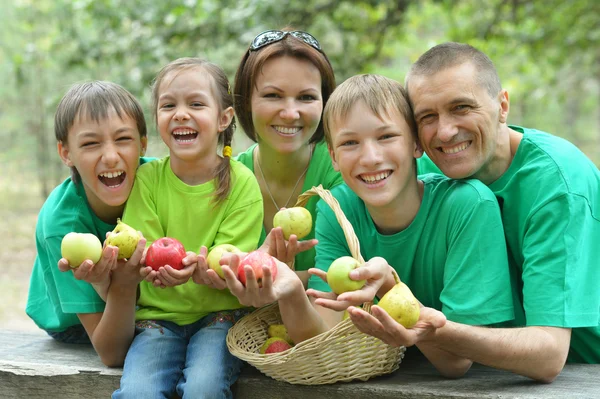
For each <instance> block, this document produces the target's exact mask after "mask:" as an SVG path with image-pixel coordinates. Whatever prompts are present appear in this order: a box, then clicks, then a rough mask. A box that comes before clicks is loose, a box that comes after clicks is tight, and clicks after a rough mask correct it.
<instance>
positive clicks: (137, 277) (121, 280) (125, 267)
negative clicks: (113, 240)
mask: <svg viewBox="0 0 600 399" xmlns="http://www.w3.org/2000/svg"><path fill="white" fill-rule="evenodd" d="M138 234H139V235H140V240H139V241H138V244H137V246H136V248H135V251H134V252H133V255H131V258H129V259H128V260H127V261H125V260H119V261H117V266H116V268H115V269H114V270H113V271H112V275H111V278H112V281H111V285H119V286H124V287H128V286H134V287H136V286H137V285H138V284H139V283H140V282H141V281H142V280H143V277H142V274H141V272H140V268H141V264H140V262H141V260H142V257H143V256H144V253H145V248H146V239H145V238H144V237H143V235H142V233H141V232H139V231H138Z"/></svg>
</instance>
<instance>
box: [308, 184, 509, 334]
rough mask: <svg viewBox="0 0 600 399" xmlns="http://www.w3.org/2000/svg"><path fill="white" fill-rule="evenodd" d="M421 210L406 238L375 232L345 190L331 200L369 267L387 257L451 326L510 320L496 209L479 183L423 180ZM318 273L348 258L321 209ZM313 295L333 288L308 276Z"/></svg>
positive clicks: (342, 187) (506, 271) (336, 228)
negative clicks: (340, 210)
mask: <svg viewBox="0 0 600 399" xmlns="http://www.w3.org/2000/svg"><path fill="white" fill-rule="evenodd" d="M420 179H421V180H423V182H424V185H425V188H424V193H423V199H422V203H421V207H420V208H419V211H418V213H417V215H416V216H415V219H414V220H413V221H412V223H411V224H410V225H409V226H408V227H407V228H406V229H404V230H403V231H401V232H398V233H395V234H391V235H384V234H380V233H379V232H378V231H377V228H376V226H375V224H374V222H373V219H372V218H371V216H370V214H369V212H368V210H367V208H366V206H365V204H364V202H363V201H362V200H361V199H360V198H359V197H358V196H357V195H356V194H355V193H354V192H352V191H351V190H350V188H349V187H348V186H346V185H345V184H344V185H340V186H339V187H336V188H335V189H334V190H332V194H333V196H334V197H335V198H336V199H337V200H338V201H339V203H340V206H341V208H342V210H343V212H344V214H345V215H346V217H347V218H348V220H349V221H350V223H351V224H352V226H353V227H354V231H355V233H356V235H357V237H358V240H359V242H360V248H361V254H362V256H363V257H364V259H365V260H369V259H372V258H373V257H376V256H380V257H383V258H384V259H385V260H386V261H387V262H388V263H389V264H390V265H391V266H392V267H393V268H394V269H395V270H396V272H397V273H398V275H399V276H400V279H401V280H402V281H403V282H404V283H406V284H407V285H408V286H409V287H410V289H411V290H412V292H413V294H414V295H415V296H416V297H417V299H418V300H419V301H421V303H423V305H425V306H428V307H432V308H435V309H438V310H441V311H442V312H443V313H444V314H445V315H446V317H447V318H448V319H449V320H453V321H456V322H459V323H464V324H471V325H488V324H494V323H499V322H503V321H507V320H512V319H513V317H514V314H513V301H512V293H511V287H510V284H511V282H510V276H509V269H508V261H507V254H506V245H505V241H504V234H503V230H502V221H501V218H500V211H499V209H498V203H497V202H496V198H494V195H493V194H492V192H491V191H490V190H489V189H488V188H487V187H485V185H483V184H482V183H481V182H479V181H477V180H465V181H456V180H451V179H448V178H446V177H444V176H441V175H435V174H429V175H424V176H421V177H420ZM317 213H318V216H317V226H316V236H317V239H318V240H319V244H318V245H317V257H316V262H317V267H318V268H320V269H322V270H325V271H326V270H327V269H328V268H329V265H330V264H331V263H332V262H333V261H334V260H335V259H337V258H338V257H340V256H347V255H350V250H349V248H348V245H347V243H346V239H345V237H344V234H343V231H342V229H341V227H340V226H339V223H338V222H337V220H336V218H335V215H334V213H333V211H332V210H331V209H330V208H329V206H328V205H327V204H326V203H325V202H323V201H320V202H319V204H318V205H317ZM309 287H310V288H315V289H317V290H321V291H330V288H329V287H328V286H327V284H326V283H324V282H323V281H322V280H321V279H319V278H317V277H315V276H311V278H310V280H309Z"/></svg>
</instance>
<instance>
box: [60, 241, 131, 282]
mask: <svg viewBox="0 0 600 399" xmlns="http://www.w3.org/2000/svg"><path fill="white" fill-rule="evenodd" d="M118 254H119V248H117V247H111V246H106V247H104V248H103V249H102V257H101V258H100V260H99V261H98V263H96V264H94V263H92V261H91V260H89V259H88V260H85V261H83V263H82V264H81V265H79V267H78V268H75V269H74V268H72V267H70V266H69V261H67V260H66V259H64V258H61V259H60V260H59V261H58V268H59V270H60V271H61V272H66V271H68V270H72V271H73V276H75V278H76V279H77V280H83V281H85V282H87V283H90V284H108V283H109V282H110V272H111V270H112V269H114V268H115V267H116V266H117V255H118Z"/></svg>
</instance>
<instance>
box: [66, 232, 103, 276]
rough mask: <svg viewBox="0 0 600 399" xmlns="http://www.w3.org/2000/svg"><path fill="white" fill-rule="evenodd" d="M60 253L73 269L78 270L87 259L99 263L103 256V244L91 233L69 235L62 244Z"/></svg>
mask: <svg viewBox="0 0 600 399" xmlns="http://www.w3.org/2000/svg"><path fill="white" fill-rule="evenodd" d="M60 253H61V256H62V257H63V258H65V259H66V260H67V261H69V265H70V266H71V267H72V268H77V267H79V266H80V265H81V264H82V263H83V261H85V260H87V259H89V260H91V261H92V262H93V263H98V261H99V260H100V257H101V256H102V243H100V240H99V239H98V237H96V236H95V235H93V234H90V233H69V234H67V235H65V236H64V237H63V239H62V241H61V243H60Z"/></svg>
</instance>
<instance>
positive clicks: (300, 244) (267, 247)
mask: <svg viewBox="0 0 600 399" xmlns="http://www.w3.org/2000/svg"><path fill="white" fill-rule="evenodd" d="M317 243H318V241H317V240H316V239H314V238H313V239H311V240H305V241H298V238H297V237H296V235H295V234H292V235H291V236H290V239H289V240H288V241H286V240H285V238H283V230H282V228H281V227H274V228H273V229H271V231H270V232H269V234H268V235H267V237H266V238H265V241H264V242H263V245H261V247H260V248H259V250H261V251H263V252H266V253H268V254H269V255H271V256H273V257H275V258H277V259H279V260H280V261H282V262H284V263H286V264H287V265H288V266H290V267H292V266H293V262H294V258H295V257H296V255H297V254H299V253H300V252H304V251H308V250H309V249H311V248H313V247H314V246H315V245H317Z"/></svg>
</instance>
